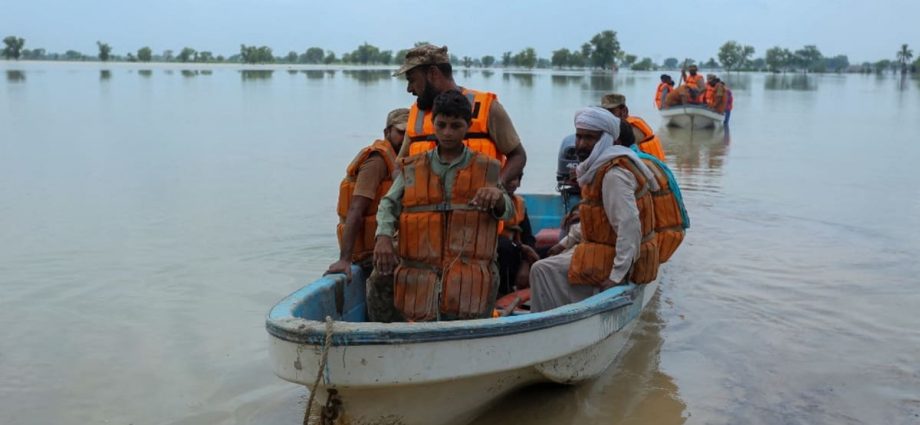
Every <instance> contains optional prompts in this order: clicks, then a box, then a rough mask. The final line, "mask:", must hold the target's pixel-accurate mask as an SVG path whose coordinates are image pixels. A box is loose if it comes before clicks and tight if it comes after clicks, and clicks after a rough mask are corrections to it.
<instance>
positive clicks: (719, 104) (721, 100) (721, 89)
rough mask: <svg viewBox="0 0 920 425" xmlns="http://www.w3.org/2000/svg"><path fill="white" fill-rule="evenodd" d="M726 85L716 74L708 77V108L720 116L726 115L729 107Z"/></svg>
mask: <svg viewBox="0 0 920 425" xmlns="http://www.w3.org/2000/svg"><path fill="white" fill-rule="evenodd" d="M725 89H726V88H725V83H723V82H722V80H719V78H718V77H716V76H715V75H714V74H709V75H707V76H706V94H705V101H706V107H708V108H709V109H712V110H713V111H715V112H718V113H720V114H724V113H725V108H726V106H727V105H728V96H727V95H726V92H725Z"/></svg>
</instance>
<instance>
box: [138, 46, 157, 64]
mask: <svg viewBox="0 0 920 425" xmlns="http://www.w3.org/2000/svg"><path fill="white" fill-rule="evenodd" d="M151 59H153V50H150V48H149V47H141V48H140V49H137V60H139V61H141V62H150V60H151Z"/></svg>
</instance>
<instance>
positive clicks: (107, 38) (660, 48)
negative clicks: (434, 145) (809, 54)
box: [0, 0, 920, 63]
mask: <svg viewBox="0 0 920 425" xmlns="http://www.w3.org/2000/svg"><path fill="white" fill-rule="evenodd" d="M0 11H2V13H0V37H5V36H7V35H16V36H19V37H23V38H25V39H26V48H38V47H43V48H45V49H47V50H48V51H52V52H64V51H65V50H68V49H73V50H78V51H81V52H84V53H88V54H95V53H96V46H95V43H96V40H102V41H104V42H107V43H109V44H110V45H112V47H113V50H114V52H115V53H116V54H122V55H123V54H126V53H128V52H135V51H136V50H137V49H138V48H139V47H143V46H150V47H151V48H152V49H153V50H154V51H155V52H162V51H163V50H165V49H172V50H174V51H178V50H181V48H182V47H185V46H188V47H192V48H194V49H197V50H210V51H212V52H214V54H215V55H217V54H223V55H230V54H234V53H238V52H239V45H240V44H241V43H244V44H256V45H268V46H269V47H271V48H272V49H273V50H274V53H275V55H277V56H281V55H284V54H286V53H287V52H288V51H291V50H294V51H297V52H303V51H304V50H306V48H307V47H311V46H319V47H323V48H325V49H331V50H333V51H335V52H336V54H338V55H341V54H342V53H344V52H348V51H351V50H353V49H354V48H355V47H356V46H357V45H358V44H361V43H363V42H365V41H366V42H368V43H371V44H373V45H376V46H378V47H380V48H381V49H382V50H393V51H396V50H399V49H403V48H407V47H410V46H411V45H412V44H413V43H414V42H415V41H419V40H427V41H430V42H432V43H435V44H446V45H447V46H448V47H449V50H450V51H451V53H453V54H456V55H458V56H461V57H462V56H465V55H469V56H474V57H481V56H483V55H486V54H491V55H493V56H496V57H500V56H501V53H502V52H504V51H515V52H516V51H518V50H520V49H522V48H525V47H534V48H536V50H537V53H538V55H539V56H540V57H546V58H549V57H550V56H551V53H552V51H553V50H556V49H559V48H561V47H567V48H569V49H576V48H578V47H579V46H580V45H581V44H582V43H584V42H585V41H588V40H589V39H590V38H591V37H592V36H593V35H594V34H596V33H598V32H600V31H603V30H606V29H612V30H615V31H616V32H617V36H618V38H619V40H620V44H621V47H622V48H623V50H625V51H626V52H628V53H632V54H635V55H637V56H639V57H640V58H641V57H645V56H648V57H651V58H652V59H654V60H655V61H656V62H661V61H662V60H663V59H665V58H667V57H677V58H680V59H682V58H685V57H690V58H693V59H697V60H700V59H702V60H705V59H708V58H710V57H716V55H717V52H718V48H719V46H720V45H721V44H722V43H724V42H725V41H726V40H736V41H738V42H741V43H743V44H750V45H752V46H754V48H755V49H756V53H755V56H758V57H760V56H763V53H764V51H765V50H766V49H767V48H770V47H772V46H782V47H787V48H790V49H791V50H794V49H797V48H800V47H801V46H803V45H805V44H816V45H817V46H818V48H819V49H820V50H821V52H822V53H823V54H824V55H825V56H833V55H837V54H846V55H848V56H849V59H850V62H853V63H856V62H863V61H875V60H879V59H894V57H895V52H896V51H897V50H898V49H899V48H900V46H901V44H902V43H908V44H910V45H911V47H912V48H913V49H914V53H915V57H916V56H917V54H920V24H918V22H920V0H888V1H885V0H880V1H866V0H861V1H855V0H838V1H830V0H828V1H815V0H683V1H680V2H676V1H673V2H672V1H657V2H656V1H647V0H646V1H640V0H634V1H631V2H626V1H619V0H587V1H576V0H552V1H544V0H530V1H502V0H463V1H457V2H446V1H437V0H428V1H420V0H393V1H386V0H377V1H370V0H366V1H365V0H361V1H359V0H332V1H323V2H314V1H308V0H144V1H140V0H0Z"/></svg>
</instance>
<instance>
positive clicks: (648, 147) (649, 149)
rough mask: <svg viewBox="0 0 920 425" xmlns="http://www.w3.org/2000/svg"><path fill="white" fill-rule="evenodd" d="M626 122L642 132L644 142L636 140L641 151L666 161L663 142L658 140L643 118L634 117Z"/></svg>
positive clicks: (630, 117)
mask: <svg viewBox="0 0 920 425" xmlns="http://www.w3.org/2000/svg"><path fill="white" fill-rule="evenodd" d="M626 122H628V123H629V125H631V126H633V127H635V128H637V129H638V130H639V131H640V132H642V135H643V138H642V140H636V144H637V145H638V146H639V150H641V151H642V152H645V153H647V154H649V155H652V156H654V157H655V158H658V159H660V160H662V161H664V160H665V159H664V148H663V147H662V146H661V140H659V139H658V136H657V135H655V132H654V131H652V128H651V127H649V125H648V123H646V122H645V120H643V119H642V118H639V117H634V116H628V117H626Z"/></svg>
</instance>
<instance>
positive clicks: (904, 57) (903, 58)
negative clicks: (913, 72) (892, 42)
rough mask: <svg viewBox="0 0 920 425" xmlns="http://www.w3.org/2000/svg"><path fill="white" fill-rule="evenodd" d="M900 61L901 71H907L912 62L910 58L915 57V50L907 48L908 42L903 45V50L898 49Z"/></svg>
mask: <svg viewBox="0 0 920 425" xmlns="http://www.w3.org/2000/svg"><path fill="white" fill-rule="evenodd" d="M897 57H898V63H900V64H901V73H907V64H908V63H910V59H911V58H912V57H914V52H913V51H912V50H910V49H909V48H907V44H906V43H905V44H902V45H901V50H898V55H897Z"/></svg>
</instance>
